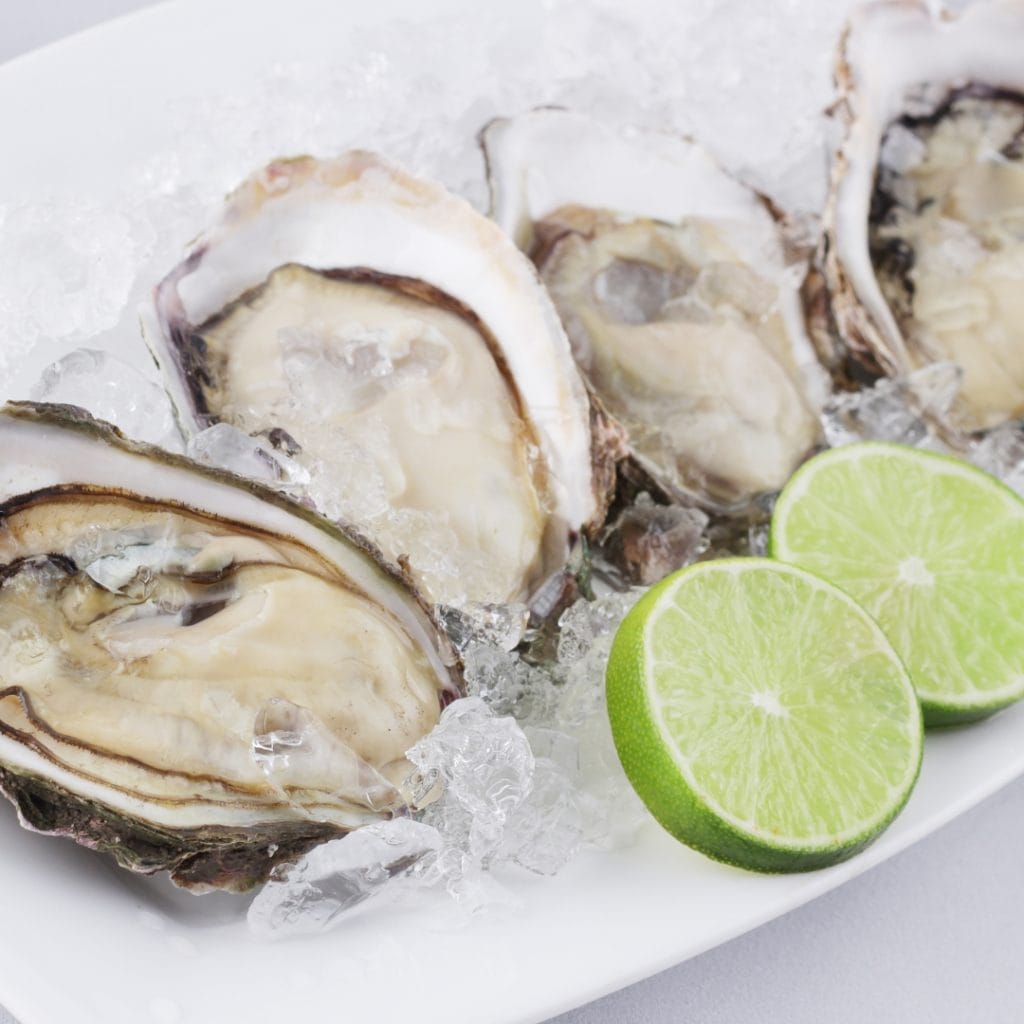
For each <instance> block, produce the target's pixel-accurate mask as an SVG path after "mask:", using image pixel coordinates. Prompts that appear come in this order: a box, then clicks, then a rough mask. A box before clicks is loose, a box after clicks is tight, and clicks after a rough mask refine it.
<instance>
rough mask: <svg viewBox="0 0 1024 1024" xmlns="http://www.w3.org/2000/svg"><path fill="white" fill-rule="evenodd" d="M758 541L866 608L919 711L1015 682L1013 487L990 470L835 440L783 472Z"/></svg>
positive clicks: (976, 712)
mask: <svg viewBox="0 0 1024 1024" xmlns="http://www.w3.org/2000/svg"><path fill="white" fill-rule="evenodd" d="M770 550H771V553H772V554H773V555H774V556H775V557H776V558H780V559H782V560H783V561H786V562H790V563H793V564H795V565H798V566H800V567H802V568H804V569H807V570H809V571H810V572H813V573H816V574H818V575H819V576H824V577H825V578H827V579H829V580H831V581H832V582H833V583H835V584H836V585H837V586H839V587H841V588H842V589H843V590H845V591H846V592H847V593H848V594H850V596H851V597H853V598H854V599H855V600H856V601H857V602H858V603H859V604H861V605H863V606H864V608H865V609H866V610H867V611H868V612H869V613H870V614H871V615H872V616H873V617H874V618H875V619H876V620H877V621H878V623H879V625H880V626H881V627H882V629H883V630H884V631H885V633H886V635H887V636H888V637H889V639H890V640H891V641H892V644H893V646H894V647H895V648H896V650H897V652H898V653H899V655H900V657H901V658H902V659H903V662H904V664H905V665H906V666H907V669H908V671H909V672H910V677H911V679H912V680H913V682H914V686H915V687H916V689H917V693H918V696H919V697H920V700H921V706H922V708H923V709H924V719H925V723H926V724H927V725H948V724H955V723H958V722H968V721H972V720H974V719H977V718H982V717H984V716H986V715H989V714H991V713H992V712H993V711H998V710H999V709H1000V708H1002V707H1005V706H1006V705H1008V704H1011V703H1013V702H1014V701H1015V700H1017V699H1018V698H1020V697H1021V696H1022V695H1024V501H1022V500H1021V499H1020V498H1019V497H1018V496H1017V495H1016V494H1015V493H1014V492H1013V491H1012V490H1010V488H1008V487H1006V486H1005V485H1004V484H1002V483H1001V482H1000V481H999V480H997V479H996V478H995V477H992V476H989V474H987V473H985V472H983V471H982V470H980V469H976V468H975V467H974V466H970V465H968V464H967V463H965V462H961V461H960V460H959V459H955V458H952V457H949V456H945V455H937V454H935V453H933V452H923V451H918V450H916V449H913V448H907V447H905V446H902V445H895V444H884V443H876V442H865V443H863V444H853V445H848V446H846V447H843V448H835V449H833V450H831V451H828V452H824V453H823V454H821V455H818V456H816V457H815V458H813V459H811V460H810V461H809V462H807V463H806V464H805V465H804V466H802V467H801V468H800V469H799V470H798V471H797V473H796V474H795V475H794V476H793V478H792V479H791V480H790V482H789V483H788V484H787V485H786V487H785V489H784V490H783V492H782V494H781V495H780V496H779V500H778V502H777V503H776V506H775V511H774V514H773V516H772V525H771V539H770Z"/></svg>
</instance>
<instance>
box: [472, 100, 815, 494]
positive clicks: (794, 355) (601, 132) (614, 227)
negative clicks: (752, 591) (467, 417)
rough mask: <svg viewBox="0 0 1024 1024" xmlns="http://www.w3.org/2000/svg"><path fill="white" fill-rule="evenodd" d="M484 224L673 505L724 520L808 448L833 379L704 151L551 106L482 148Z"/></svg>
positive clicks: (502, 128)
mask: <svg viewBox="0 0 1024 1024" xmlns="http://www.w3.org/2000/svg"><path fill="white" fill-rule="evenodd" d="M482 143H483V146H484V150H485V153H486V157H487V163H488V170H489V177H490V182H491V194H492V216H494V218H495V219H496V220H497V221H498V223H499V224H501V225H502V226H503V227H504V228H505V229H506V230H507V231H508V232H509V233H510V234H511V235H512V236H513V238H515V240H516V241H517V243H518V244H519V245H520V246H521V247H522V248H523V249H525V250H526V251H528V252H529V253H530V254H531V255H532V257H533V258H534V260H535V262H536V263H537V266H538V267H539V269H540V272H541V276H542V278H543V280H544V283H545V284H546V285H547V286H548V289H549V291H550V292H551V295H552V298H553V299H554V302H555V305H556V307H557V308H558V311H559V313H560V315H561V317H562V322H563V323H564V325H565V328H566V331H567V332H568V334H569V338H570V340H571V342H572V345H573V352H574V355H575V357H576V359H577V362H578V363H579V365H580V367H581V369H582V371H583V374H584V376H585V377H586V378H587V380H588V381H589V384H590V386H591V387H592V388H593V390H594V392H595V393H596V395H597V396H598V398H599V399H600V401H601V403H603V405H604V406H605V407H607V409H608V411H609V412H610V413H611V414H612V416H614V417H615V418H616V419H617V420H619V421H620V422H621V423H622V424H623V425H624V426H625V428H626V430H627V432H628V435H629V446H630V449H631V452H632V454H633V455H634V457H635V458H636V460H637V462H638V463H639V464H640V465H641V466H642V468H643V469H644V470H645V471H646V472H647V473H648V474H649V475H650V476H651V477H652V478H653V479H654V480H655V481H656V483H657V484H658V485H659V486H660V487H661V488H662V489H663V490H664V491H665V492H667V493H668V494H669V495H671V496H674V497H676V498H678V499H680V500H684V501H687V500H690V501H692V500H696V501H698V502H699V503H701V504H703V505H704V506H705V507H709V508H712V509H714V510H717V511H723V510H737V509H742V508H744V507H745V506H746V505H747V504H748V503H749V501H750V499H751V498H752V497H753V496H754V495H756V494H758V493H760V492H764V491H773V490H777V489H778V488H779V487H781V486H782V484H783V483H784V482H785V480H786V479H787V478H788V476H789V475H790V473H791V472H792V471H793V469H794V468H795V466H796V465H797V464H798V463H799V462H800V461H801V460H802V459H803V458H804V457H805V456H806V455H807V453H808V452H809V451H810V450H811V449H812V448H813V447H814V446H815V444H817V443H818V441H819V440H820V438H819V421H818V412H819V410H820V406H821V404H822V402H823V401H824V397H825V395H826V393H827V381H826V378H825V375H824V372H823V371H822V369H821V367H820V366H819V365H818V364H817V362H816V360H815V355H814V351H813V348H812V346H811V344H810V341H809V340H808V338H807V336H806V333H805V331H804V326H803V321H802V314H801V310H800V305H799V301H798V296H797V284H798V282H797V281H794V279H793V273H792V271H793V268H792V267H787V261H786V257H785V254H784V247H783V243H782V239H781V237H780V234H779V231H778V229H777V227H776V224H775V222H774V220H773V218H772V216H771V214H770V212H769V210H768V209H767V207H766V206H765V204H764V203H763V202H762V201H761V200H760V199H759V197H758V196H756V195H755V194H754V193H752V192H751V191H750V190H748V189H747V188H745V187H744V186H743V185H742V184H740V183H739V182H738V181H736V180H735V179H733V178H731V177H730V176H729V175H727V174H726V173H725V172H724V171H722V170H721V168H719V167H718V166H717V165H716V163H715V162H714V160H713V159H712V158H711V157H710V156H709V154H708V153H707V152H706V151H705V150H703V149H702V148H701V147H700V146H698V145H697V144H696V143H693V142H690V141H687V140H684V139H681V138H677V137H673V136H668V135H658V134H655V133H641V132H632V133H627V132H625V131H617V130H614V129H612V128H610V127H606V126H603V125H601V124H599V123H598V122H596V121H593V120H591V119H590V118H588V117H585V116H583V115H580V114H576V113H572V112H569V111H566V110H559V109H551V108H544V109H538V110H534V111H531V112H529V113H526V114H524V115H521V116H518V117H514V118H511V119H508V120H501V119H499V120H496V121H494V122H492V123H491V124H490V125H488V126H487V127H486V128H485V129H484V132H483V133H482Z"/></svg>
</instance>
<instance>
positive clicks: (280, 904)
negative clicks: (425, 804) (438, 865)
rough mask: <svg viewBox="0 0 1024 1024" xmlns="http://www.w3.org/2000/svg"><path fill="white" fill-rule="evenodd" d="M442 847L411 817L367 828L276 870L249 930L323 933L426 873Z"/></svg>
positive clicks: (254, 907) (273, 934) (255, 905)
mask: <svg viewBox="0 0 1024 1024" xmlns="http://www.w3.org/2000/svg"><path fill="white" fill-rule="evenodd" d="M442 845H443V843H442V840H441V837H440V836H439V835H438V833H437V832H436V830H434V829H432V828H431V827H430V826H429V825H424V824H422V823H420V822H418V821H413V820H412V819H409V818H396V819H394V820H392V821H384V822H380V823H379V824H374V825H365V826H364V827H363V828H360V829H357V830H356V831H355V832H352V833H350V834H349V835H347V836H342V837H341V838H340V839H334V840H332V841H331V842H328V843H324V844H322V845H321V846H317V847H315V848H314V849H313V850H311V851H310V852H309V853H307V854H306V855H305V856H304V857H302V858H301V859H300V860H298V861H296V862H295V863H292V864H286V865H283V866H280V867H277V868H275V869H274V871H273V873H272V874H271V877H270V881H268V882H267V884H266V885H265V886H264V887H263V888H262V889H261V890H260V892H259V893H258V894H257V895H256V898H255V899H254V900H253V901H252V903H251V904H250V906H249V914H248V921H249V928H250V929H251V930H252V931H253V932H254V933H255V934H257V935H259V936H261V937H263V938H286V937H288V936H291V935H300V934H308V933H311V932H318V931H322V930H323V929H325V928H327V927H328V926H330V925H331V924H333V923H335V922H337V921H339V920H340V919H341V918H343V916H344V915H345V914H346V912H348V911H351V910H353V909H354V908H355V907H357V906H359V904H361V903H363V902H364V901H365V900H367V899H369V898H370V897H372V896H376V895H378V894H380V893H382V892H383V890H384V889H385V887H387V886H389V885H394V884H395V882H396V880H403V879H407V878H409V876H410V875H411V874H413V873H414V872H415V871H416V870H417V869H418V870H422V869H423V868H424V867H425V866H426V865H427V864H428V863H429V862H430V861H431V860H432V859H433V858H435V857H436V856H437V854H438V853H439V851H440V850H441V848H442Z"/></svg>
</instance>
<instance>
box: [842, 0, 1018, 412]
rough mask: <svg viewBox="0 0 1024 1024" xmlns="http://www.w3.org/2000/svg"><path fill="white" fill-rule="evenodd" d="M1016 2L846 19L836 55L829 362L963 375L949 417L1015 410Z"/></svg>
mask: <svg viewBox="0 0 1024 1024" xmlns="http://www.w3.org/2000/svg"><path fill="white" fill-rule="evenodd" d="M1022 52H1024V4H1022V3H1020V2H1019V0H1014V2H988V3H978V4H974V5H972V6H970V7H968V8H967V9H966V10H965V11H964V12H963V13H962V14H961V15H959V16H958V17H955V18H954V17H952V16H949V15H948V14H946V15H943V16H935V15H933V14H931V13H930V12H929V10H928V9H927V8H926V7H925V6H924V5H923V4H920V3H916V2H912V0H902V2H893V3H885V4H873V5H870V6H866V7H863V8H861V9H859V10H858V11H857V12H856V13H855V14H854V16H853V18H852V20H851V22H850V25H849V28H848V30H847V33H846V35H845V38H844V43H843V46H842V50H841V53H840V56H839V60H838V64H837V72H836V78H837V83H838V87H839V102H838V103H837V104H836V106H835V108H834V116H835V117H836V119H837V120H838V121H839V123H840V126H841V129H842V133H843V137H842V139H841V141H840V143H839V145H838V147H837V151H836V154H835V159H834V164H833V172H832V184H831V190H830V195H829V200H828V205H827V209H826V217H825V259H824V275H825V282H826V286H827V288H828V291H829V294H830V302H831V312H832V318H833V321H834V324H835V327H836V335H837V337H836V339H835V342H834V348H833V351H832V353H831V355H830V361H831V362H832V363H833V364H834V365H835V366H837V367H840V368H842V366H843V364H844V362H846V363H849V362H851V361H852V364H853V365H855V366H856V365H857V364H860V365H863V366H866V367H867V368H868V369H869V370H871V371H873V372H876V373H877V372H878V371H881V372H883V373H885V374H889V375H893V376H897V375H903V374H906V373H909V372H911V371H913V370H916V369H920V368H922V367H924V366H927V365H929V364H932V363H936V362H951V363H954V364H956V365H957V366H959V367H960V368H961V370H962V384H961V390H960V394H959V396H958V398H957V400H956V401H955V402H954V404H953V406H952V407H951V409H950V412H949V413H948V414H947V416H946V417H945V420H946V425H947V426H948V427H952V428H953V429H954V430H956V431H967V432H973V431H977V430H982V429H986V428H990V427H993V426H995V425H997V424H999V423H1001V422H1003V421H1005V420H1007V419H1011V418H1015V417H1019V416H1021V415H1024V60H1022V59H1021V54H1022Z"/></svg>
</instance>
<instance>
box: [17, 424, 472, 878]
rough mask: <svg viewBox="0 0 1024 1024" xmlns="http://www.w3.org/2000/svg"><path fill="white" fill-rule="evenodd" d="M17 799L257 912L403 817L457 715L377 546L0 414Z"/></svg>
mask: <svg viewBox="0 0 1024 1024" xmlns="http://www.w3.org/2000/svg"><path fill="white" fill-rule="evenodd" d="M0 449H2V451H3V452H4V456H3V462H2V465H0V788H2V789H3V791H4V792H5V793H6V794H7V795H8V796H9V797H10V799H11V800H12V801H14V802H15V803H16V804H17V806H18V809H19V812H20V815H21V818H22V820H23V822H24V823H25V824H26V825H28V826H29V827H31V828H34V829H37V830H39V831H43V832H53V833H57V834H62V835H69V836H71V837H73V838H74V839H76V840H77V841H78V842H80V843H82V844H84V845H87V846H92V847H96V848H99V849H101V850H105V851H107V852H109V853H112V854H113V856H114V857H115V858H116V859H117V861H118V862H119V863H120V864H122V865H123V866H125V867H129V868H132V869H134V870H137V871H143V872H146V873H150V872H154V871H158V870H164V869H166V870H170V871H171V873H172V878H173V879H174V880H175V881H176V882H178V883H179V884H180V885H183V886H186V887H189V888H197V889H202V888H209V887H218V888H228V889H236V890H241V889H245V888H248V887H251V886H252V885H254V884H256V883H257V882H259V881H262V880H263V879H265V878H266V876H267V875H268V873H269V871H270V869H271V868H272V867H273V866H274V864H276V863H278V862H280V861H282V860H287V859H290V858H292V857H294V856H296V855H298V854H299V853H301V852H303V851H305V850H306V849H308V848H310V847H311V846H313V845H315V844H316V843H317V842H320V841H322V840H324V839H327V838H331V837H334V836H336V835H338V834H339V833H342V832H345V831H347V830H349V829H351V828H353V827H355V826H357V825H360V824H362V823H365V822H367V821H371V820H375V819H379V818H381V817H390V816H391V815H393V814H396V813H402V812H403V811H404V810H405V809H406V806H407V801H406V797H405V796H404V795H403V791H402V785H403V782H404V781H405V779H406V778H407V776H408V774H409V772H410V765H409V764H408V762H407V761H406V760H405V751H406V750H407V749H409V748H410V747H411V746H412V745H413V744H414V743H415V742H416V741H417V740H418V739H419V738H420V737H422V736H423V735H425V734H426V733H427V732H428V731H429V730H430V729H431V728H432V727H433V726H434V724H435V723H436V722H437V720H438V718H439V715H440V711H441V707H442V705H443V703H445V701H446V700H447V699H449V698H450V697H453V696H455V695H456V694H457V678H458V677H457V674H456V672H455V671H454V670H453V669H452V668H450V667H448V663H450V662H452V660H453V659H452V658H451V657H450V656H449V655H448V654H447V648H446V646H445V645H444V643H443V642H442V641H441V639H440V638H439V635H438V633H437V631H436V630H435V628H434V626H433V623H432V621H431V619H430V618H429V617H428V615H427V614H426V613H425V612H424V610H423V609H422V608H421V606H420V605H419V603H418V600H417V599H416V598H415V596H414V595H413V594H412V592H411V591H410V590H409V588H408V587H407V586H406V584H405V582H404V581H403V580H402V579H400V578H397V577H395V576H394V575H393V574H392V573H391V572H390V571H389V570H387V569H386V568H384V567H382V565H381V564H380V563H379V561H378V559H377V557H376V556H375V554H374V552H373V550H372V549H371V548H369V546H368V545H366V543H365V542H364V541H361V540H360V539H359V538H358V537H357V536H355V535H348V534H346V533H344V532H343V531H342V530H340V529H339V528H337V527H335V526H332V525H331V524H329V523H327V522H326V521H325V520H322V519H321V518H320V517H318V516H316V515H314V514H313V513H310V512H308V511H307V510H305V509H303V508H302V507H301V506H298V505H294V504H292V503H290V502H288V501H286V500H285V499H283V498H281V497H280V496H278V495H276V494H274V493H273V492H269V491H266V492H265V491H263V490H262V489H261V488H259V487H257V486H256V485H252V484H249V485H247V484H246V483H245V482H244V481H241V480H239V479H238V478H235V477H231V476H229V475H227V474H223V473H217V472H215V471H208V470H202V469H200V468H199V467H197V466H195V465H194V464H192V463H190V462H188V460H186V459H183V458H181V457H179V456H172V455H168V454H166V453H164V452H161V451H159V450H158V449H155V448H149V447H147V446H142V445H136V444H131V443H129V442H126V441H124V440H123V439H121V438H120V437H119V435H116V434H115V433H114V432H113V430H112V429H111V428H108V427H106V426H105V425H101V424H98V423H97V422H96V421H93V420H91V419H88V418H86V417H85V414H83V413H81V412H80V411H78V410H74V409H72V408H71V407H66V406H32V405H27V404H15V405H10V406H7V407H6V408H5V409H4V410H3V411H2V412H0Z"/></svg>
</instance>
